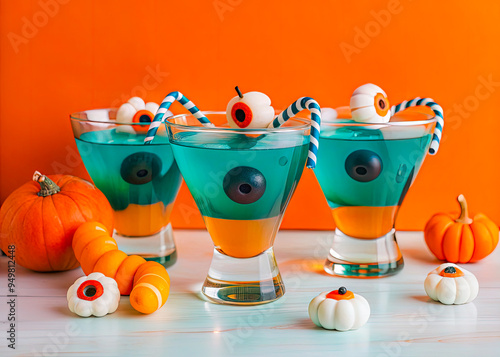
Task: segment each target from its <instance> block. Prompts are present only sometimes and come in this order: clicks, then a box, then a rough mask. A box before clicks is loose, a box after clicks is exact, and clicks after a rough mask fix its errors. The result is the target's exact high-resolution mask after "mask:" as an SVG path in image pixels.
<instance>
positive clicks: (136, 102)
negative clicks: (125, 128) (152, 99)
mask: <svg viewBox="0 0 500 357" xmlns="http://www.w3.org/2000/svg"><path fill="white" fill-rule="evenodd" d="M128 102H129V103H130V104H132V105H133V106H134V108H135V109H136V110H143V109H146V103H144V100H143V99H142V98H140V97H132V98H130V99H129V100H128Z"/></svg>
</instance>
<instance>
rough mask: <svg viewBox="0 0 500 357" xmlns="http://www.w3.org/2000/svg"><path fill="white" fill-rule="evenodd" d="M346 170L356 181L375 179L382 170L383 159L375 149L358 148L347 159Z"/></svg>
mask: <svg viewBox="0 0 500 357" xmlns="http://www.w3.org/2000/svg"><path fill="white" fill-rule="evenodd" d="M345 170H346V172H347V174H348V175H349V176H350V177H351V178H352V179H354V180H356V181H359V182H369V181H373V180H375V179H376V178H377V177H378V176H379V175H380V173H381V172H382V160H381V159H380V156H378V155H377V154H376V153H375V152H373V151H370V150H356V151H354V152H352V153H351V154H349V156H348V157H347V159H346V160H345Z"/></svg>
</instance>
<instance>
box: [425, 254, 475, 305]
mask: <svg viewBox="0 0 500 357" xmlns="http://www.w3.org/2000/svg"><path fill="white" fill-rule="evenodd" d="M424 288H425V292H426V293H427V295H428V296H429V297H430V298H431V299H432V300H435V301H439V302H440V303H442V304H445V305H460V304H467V303H469V302H471V301H472V300H474V299H475V298H476V297H477V294H478V292H479V283H478V281H477V279H476V277H475V276H474V274H472V273H471V272H470V271H468V270H465V269H464V268H460V267H459V266H458V265H455V264H453V263H444V264H441V265H440V266H438V267H437V268H436V269H434V270H433V271H431V272H430V273H429V274H428V275H427V278H425V282H424Z"/></svg>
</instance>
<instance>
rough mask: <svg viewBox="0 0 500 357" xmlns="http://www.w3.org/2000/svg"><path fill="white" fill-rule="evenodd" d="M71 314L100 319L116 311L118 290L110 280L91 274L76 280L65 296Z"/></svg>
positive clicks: (115, 284) (113, 281) (118, 297)
mask: <svg viewBox="0 0 500 357" xmlns="http://www.w3.org/2000/svg"><path fill="white" fill-rule="evenodd" d="M66 298H67V300H68V307H69V309H70V311H71V312H73V313H75V314H77V315H78V316H82V317H89V316H97V317H101V316H104V315H107V314H111V313H113V312H115V311H116V309H117V308H118V304H119V303H120V290H119V289H118V284H117V283H116V281H115V280H114V279H112V278H108V277H107V276H104V274H101V273H92V274H89V275H88V276H82V277H81V278H79V279H77V280H76V281H75V283H74V284H73V285H71V287H70V288H69V289H68V292H67V294H66Z"/></svg>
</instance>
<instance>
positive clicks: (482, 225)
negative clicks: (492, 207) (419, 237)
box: [424, 195, 499, 264]
mask: <svg viewBox="0 0 500 357" xmlns="http://www.w3.org/2000/svg"><path fill="white" fill-rule="evenodd" d="M458 203H459V204H460V210H461V212H460V216H459V217H458V218H457V219H454V218H453V217H452V216H451V215H449V214H445V213H437V214H435V215H434V216H432V217H431V219H429V221H428V222H427V224H426V226H425V229H424V236H425V242H426V243H427V246H428V247H429V249H430V250H431V252H432V254H434V255H435V256H436V258H438V259H440V260H446V261H448V262H450V263H462V264H463V263H472V262H477V261H478V260H481V259H483V258H484V257H486V256H488V255H489V254H490V253H491V252H493V250H494V249H495V247H496V246H497V244H498V234H499V230H498V226H497V225H496V224H495V223H493V222H492V221H491V220H490V219H489V218H488V217H486V216H485V215H484V214H482V213H478V214H477V215H475V216H474V219H471V218H469V212H468V208H467V201H466V200H465V197H464V196H463V195H460V196H458Z"/></svg>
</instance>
